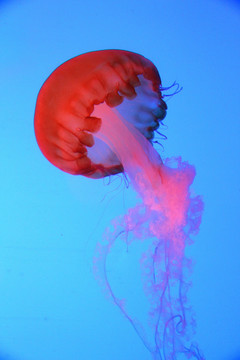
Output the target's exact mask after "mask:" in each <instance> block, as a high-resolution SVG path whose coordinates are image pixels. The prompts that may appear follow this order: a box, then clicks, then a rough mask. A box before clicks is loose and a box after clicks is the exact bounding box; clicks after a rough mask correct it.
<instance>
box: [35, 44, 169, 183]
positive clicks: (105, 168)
mask: <svg viewBox="0 0 240 360" xmlns="http://www.w3.org/2000/svg"><path fill="white" fill-rule="evenodd" d="M160 89H161V79H160V76H159V73H158V70H157V69H156V67H155V66H154V65H153V63H152V62H151V61H150V60H148V59H146V58H145V57H143V56H141V55H139V54H136V53H132V52H129V51H124V50H102V51H94V52H89V53H86V54H82V55H79V56H77V57H74V58H72V59H70V60H68V61H66V62H65V63H63V64H62V65H60V66H59V67H58V68H57V69H56V70H55V71H54V72H53V73H52V74H51V75H50V76H49V78H48V79H47V80H46V81H45V83H44V84H43V86H42V88H41V89H40V92H39V94H38V98H37V103H36V110H35V118H34V127H35V134H36V139H37V142H38V145H39V147H40V149H41V151H42V153H43V154H44V156H45V157H46V158H47V159H48V160H49V161H50V162H51V163H52V164H53V165H55V166H56V167H58V168H59V169H61V170H63V171H65V172H67V173H70V174H74V175H83V176H86V177H90V178H101V177H105V176H108V175H113V174H117V173H120V172H123V171H124V169H123V165H122V163H121V160H120V159H119V157H118V155H117V154H116V153H115V152H114V151H113V149H112V148H110V147H109V145H108V144H107V143H106V142H104V140H103V139H102V138H101V137H99V136H98V133H99V132H100V131H101V126H102V124H103V122H104V121H105V119H104V113H102V114H101V107H100V104H104V105H105V106H107V107H108V108H109V109H112V111H114V112H115V114H118V115H119V117H121V119H124V121H125V123H126V124H129V129H130V131H131V129H133V127H134V129H136V130H137V131H139V132H140V133H141V134H142V135H143V136H144V137H145V138H146V139H147V140H148V141H149V142H151V141H152V139H153V137H154V131H155V130H156V129H157V128H158V127H159V123H160V122H161V121H162V120H163V119H164V117H165V116H166V110H167V106H166V104H165V102H164V101H163V99H162V94H161V90H160ZM97 109H98V111H97ZM108 121H109V117H108ZM110 121H111V118H110ZM118 135H119V137H121V134H120V133H119V134H118ZM124 140H125V139H124V138H123V139H122V141H123V142H124Z"/></svg>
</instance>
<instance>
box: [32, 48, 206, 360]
mask: <svg viewBox="0 0 240 360" xmlns="http://www.w3.org/2000/svg"><path fill="white" fill-rule="evenodd" d="M164 90H166V88H163V87H162V85H161V79H160V76H159V73H158V71H157V69H156V67H155V66H154V65H153V63H152V62H151V61H149V60H148V59H146V58H145V57H143V56H141V55H138V54H135V53H132V52H128V51H123V50H104V51H96V52H90V53H86V54H83V55H80V56H77V57H75V58H73V59H71V60H69V61H67V62H65V63H64V64H62V65H61V66H59V67H58V68H57V69H56V70H55V71H54V72H53V73H52V74H51V75H50V76H49V78H48V79H47V80H46V82H45V83H44V84H43V86H42V88H41V90H40V92H39V95H38V99H37V104H36V112H35V133H36V138H37V142H38V145H39V147H40V149H41V151H42V152H43V154H44V155H45V157H46V158H47V159H48V160H49V161H50V162H51V163H52V164H53V165H55V166H57V167H58V168H59V169H61V170H63V171H65V172H67V173H70V174H75V175H77V174H79V175H83V176H86V177H90V178H95V179H96V178H102V177H105V176H109V175H115V174H118V173H124V175H125V176H126V177H127V178H128V180H129V182H130V184H131V186H132V187H133V188H134V189H135V190H136V192H137V193H138V194H139V196H140V198H141V202H140V203H139V204H138V205H136V206H135V207H134V208H131V209H129V210H128V212H127V213H126V214H125V215H123V216H122V217H119V218H118V219H115V220H114V221H113V222H112V226H111V230H110V228H109V229H107V231H106V233H105V234H104V241H100V242H99V243H98V245H97V252H96V256H95V257H94V270H95V274H96V276H97V278H98V280H99V281H100V282H101V284H102V286H104V288H105V290H106V291H107V293H108V294H109V295H110V296H111V298H112V299H113V301H114V303H115V304H116V305H117V306H118V307H119V309H120V310H121V311H122V313H123V314H124V316H125V317H126V318H127V319H128V320H129V321H130V323H131V324H132V326H133V327H134V329H135V331H136V333H137V334H138V335H139V337H140V339H141V340H142V342H143V343H144V345H145V346H146V348H147V349H148V350H149V352H150V353H151V354H152V357H153V359H155V360H163V359H164V360H166V359H168V360H172V359H203V356H202V355H201V354H200V351H199V349H198V346H197V345H196V343H194V344H193V343H192V342H191V336H192V333H193V332H194V323H195V322H194V318H193V316H192V315H191V311H190V306H189V304H188V303H187V296H186V295H187V290H188V288H189V286H190V283H189V280H188V279H187V277H186V273H187V270H189V269H190V267H191V261H190V260H189V259H188V258H187V257H186V256H185V248H186V245H187V244H189V243H191V239H190V237H191V235H193V234H196V233H197V231H198V228H199V225H200V220H201V213H202V208H203V205H202V201H201V199H200V197H199V196H197V197H196V196H195V197H193V196H191V193H190V190H189V188H190V185H191V184H192V182H193V179H194V177H195V170H194V168H193V166H191V165H189V164H188V163H187V162H183V161H182V160H181V158H174V159H165V161H164V162H163V161H162V159H161V157H160V155H159V154H158V152H157V151H156V150H155V149H154V147H153V143H154V133H155V132H156V131H157V129H158V127H159V125H161V124H162V121H163V119H164V117H165V115H166V110H167V106H166V103H165V102H164V101H163V97H164V95H163V94H162V92H163V91H164ZM130 234H131V235H130ZM145 240H147V241H148V248H147V249H145V250H144V251H143V253H142V255H141V259H140V266H141V268H142V272H143V275H144V276H143V289H144V292H145V294H146V297H147V299H148V300H149V318H150V319H151V321H150V322H149V324H151V326H152V328H153V340H152V341H149V340H148V339H147V336H146V335H145V333H144V331H143V330H142V327H141V326H140V324H139V322H138V321H137V320H135V319H134V318H133V317H132V316H131V314H129V312H128V310H127V299H121V298H119V297H118V296H117V295H116V294H115V292H114V291H113V288H112V286H111V283H110V280H109V276H108V271H107V259H108V256H109V254H110V253H111V251H112V249H113V247H114V245H115V244H116V243H117V242H118V241H126V242H127V246H128V247H129V246H131V245H132V243H133V242H134V241H135V242H136V241H139V242H140V241H142V242H144V241H145ZM136 301H137V299H136Z"/></svg>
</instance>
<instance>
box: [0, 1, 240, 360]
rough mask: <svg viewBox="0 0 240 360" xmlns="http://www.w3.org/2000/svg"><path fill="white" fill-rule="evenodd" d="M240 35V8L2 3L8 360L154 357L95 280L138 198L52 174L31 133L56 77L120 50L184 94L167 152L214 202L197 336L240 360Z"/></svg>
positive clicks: (210, 349) (194, 294) (2, 224)
mask: <svg viewBox="0 0 240 360" xmlns="http://www.w3.org/2000/svg"><path fill="white" fill-rule="evenodd" d="M239 39H240V7H239V2H238V1H223V0H222V1H221V0H218V1H217V0H216V1H214V0H208V1H207V0H202V1H191V0H182V1H179V0H168V1H162V0H149V1H143V0H121V1H113V0H112V1H110V0H109V1H108V0H101V1H97V0H92V1H90V2H89V3H88V2H87V1H81V0H78V1H77V0H68V1H59V0H49V1H46V0H35V1H27V0H26V1H25V0H19V1H14V0H12V1H0V137H1V138H0V156H1V158H0V159H1V166H0V174H1V177H0V179H1V187H0V199H1V202H0V209H1V210H0V211H1V214H0V359H1V360H6V359H8V360H42V359H47V360H48V359H51V360H65V359H71V360H79V359H85V360H94V359H98V360H110V359H111V360H135V359H138V360H150V359H151V358H150V355H149V353H148V352H147V350H146V349H145V348H144V346H143V344H142V343H141V342H140V340H139V338H138V337H137V335H136V334H135V332H134V330H133V329H132V328H131V326H130V325H129V323H128V322H127V321H126V320H125V318H124V317H123V316H122V314H121V313H120V312H119V310H118V309H117V308H116V307H114V305H113V304H112V303H111V302H110V301H108V300H107V299H106V298H105V297H104V295H103V293H102V291H101V289H100V288H99V286H98V284H97V283H96V282H95V279H94V276H93V273H92V256H93V253H94V248H95V244H96V242H97V240H99V239H100V238H101V236H102V233H103V231H104V228H105V227H106V226H107V225H108V224H109V222H110V220H111V218H113V217H114V216H116V215H118V214H121V213H123V212H124V211H125V209H126V208H127V207H128V206H129V205H130V204H133V203H134V202H135V194H134V192H133V191H132V190H131V189H125V188H124V184H121V182H120V180H119V179H116V181H114V182H113V183H112V184H110V185H107V182H106V181H105V182H104V181H102V180H98V181H96V180H89V179H86V178H82V177H79V176H76V177H74V176H71V175H68V174H65V173H63V172H61V171H60V170H58V169H57V168H54V167H53V166H52V165H51V164H50V163H49V162H48V161H47V160H46V159H45V158H44V157H43V156H42V154H41V153H40V151H39V149H38V146H37V144H36V141H35V137H34V131H33V116H34V107H35V101H36V97H37V93H38V91H39V89H40V87H41V85H42V83H43V82H44V80H45V79H46V78H47V76H48V75H49V74H50V72H52V71H53V70H54V69H55V68H56V67H57V66H58V65H60V64H61V63H62V62H64V61H66V60H67V59H69V58H71V57H73V56H76V55H78V54H81V53H84V52H88V51H92V50H98V49H108V48H118V49H126V50H131V51H134V52H137V53H140V54H142V55H144V56H146V57H147V58H149V59H151V60H152V61H153V62H154V64H155V65H156V66H157V67H158V69H159V72H160V74H161V77H162V80H163V85H165V86H167V85H170V84H171V83H172V82H173V81H174V80H176V81H178V82H179V83H180V84H181V85H182V86H183V91H182V92H181V93H180V94H178V95H176V96H175V97H173V98H171V99H170V100H169V101H168V107H169V111H168V115H167V118H166V124H167V126H168V128H167V129H166V131H165V134H166V135H167V137H168V140H167V141H165V142H164V152H161V155H162V156H163V157H166V156H172V155H181V156H182V157H183V159H184V160H188V161H189V162H190V163H192V164H195V166H196V169H197V177H196V180H195V182H194V190H195V192H196V193H198V194H203V196H204V201H205V212H204V216H203V221H202V225H201V230H200V233H199V235H198V236H197V237H196V239H195V240H196V242H195V244H194V245H193V246H192V247H191V249H190V250H189V252H190V253H191V256H192V257H193V258H194V261H195V264H196V265H195V268H194V273H193V288H192V289H191V292H190V299H191V303H192V305H193V307H194V309H195V311H196V314H197V321H198V327H197V339H198V342H199V344H200V346H201V348H202V350H203V351H204V353H205V356H206V359H208V360H239V359H240V331H239V329H240V311H239V305H240V255H239V254H240V245H239V243H240V236H239V226H240V225H239V223H240V221H239V215H240V214H239V200H240V199H239V183H240V171H239V170H240V164H239V155H240V145H239V137H240V96H239V91H240V90H239V89H240V85H239V75H240V61H239V59H240V41H239ZM131 296H132V297H133V296H134V295H131V292H130V297H131ZM132 300H133V301H134V298H133V299H132ZM137 306H139V309H140V310H141V301H139V299H138V301H137V302H136V307H137Z"/></svg>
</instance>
